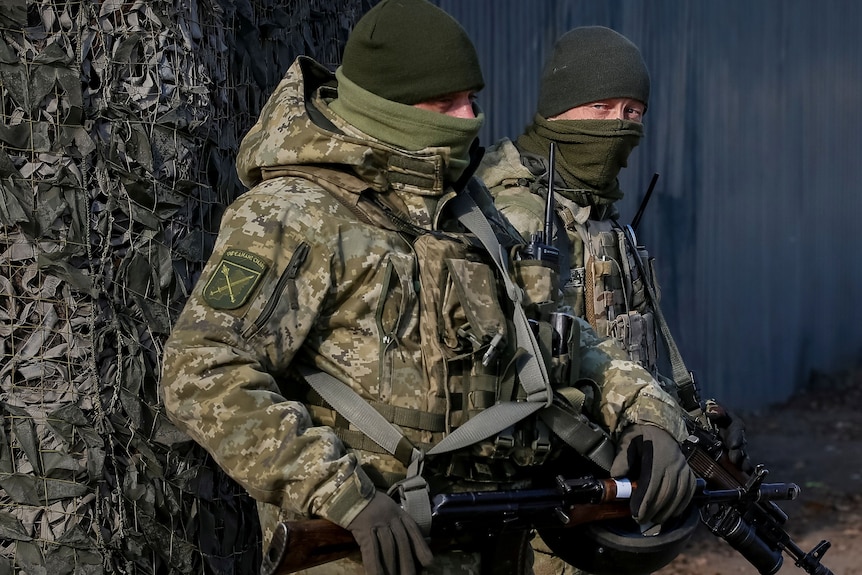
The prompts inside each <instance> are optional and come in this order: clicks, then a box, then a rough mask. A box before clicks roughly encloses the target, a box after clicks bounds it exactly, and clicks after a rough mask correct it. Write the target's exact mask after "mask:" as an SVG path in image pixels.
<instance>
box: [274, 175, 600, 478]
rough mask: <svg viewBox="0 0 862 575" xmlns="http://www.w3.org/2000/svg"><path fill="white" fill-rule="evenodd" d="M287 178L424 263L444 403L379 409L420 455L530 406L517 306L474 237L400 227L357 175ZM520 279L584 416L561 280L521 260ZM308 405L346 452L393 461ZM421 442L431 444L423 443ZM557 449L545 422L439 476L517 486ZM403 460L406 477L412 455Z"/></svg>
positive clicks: (430, 333) (554, 375)
mask: <svg viewBox="0 0 862 575" xmlns="http://www.w3.org/2000/svg"><path fill="white" fill-rule="evenodd" d="M282 172H283V173H284V175H294V176H300V177H303V178H306V179H309V180H311V181H313V182H315V183H316V184H318V185H319V186H321V187H322V188H324V189H325V190H327V192H329V193H330V194H331V195H332V196H333V197H334V198H336V199H337V200H338V201H340V202H341V203H342V204H344V205H345V206H347V207H348V208H349V209H350V210H351V211H352V212H353V213H354V214H355V215H356V216H357V217H358V218H359V219H360V220H361V221H364V222H366V223H368V224H370V225H375V226H378V227H384V228H387V229H391V230H393V231H398V232H400V233H401V234H402V236H404V237H406V238H409V240H410V241H411V243H412V247H413V250H414V253H415V255H416V260H417V263H418V286H417V287H418V297H419V310H420V311H419V314H420V317H419V325H420V340H421V346H422V350H423V368H424V370H425V378H426V381H427V383H428V393H431V394H433V395H434V397H435V398H437V399H439V401H432V402H429V404H430V405H432V410H431V411H430V412H424V411H419V410H416V409H411V408H409V407H406V406H397V407H396V406H392V405H388V404H380V403H372V406H373V407H374V408H375V409H376V410H377V411H378V412H379V413H381V414H382V415H383V416H384V418H385V419H386V420H387V421H389V422H390V423H394V424H396V425H397V426H398V427H399V428H401V429H403V430H404V434H405V436H406V437H408V438H409V439H410V440H411V441H412V444H413V446H415V447H418V448H421V449H422V450H425V451H427V450H428V448H430V447H432V446H433V445H434V444H436V443H437V442H439V441H440V440H441V439H442V438H443V437H445V436H446V435H448V434H450V433H451V432H452V431H454V430H456V429H457V428H459V427H460V426H463V425H464V424H465V423H466V422H468V421H469V420H470V419H471V418H473V417H475V416H476V415H477V414H479V413H481V412H482V411H483V410H486V409H488V408H489V407H491V406H494V405H495V404H497V403H498V402H506V401H514V400H521V399H524V397H523V389H522V387H521V385H520V384H519V382H518V381H517V378H516V366H515V364H516V362H517V361H518V359H519V350H516V349H515V343H514V342H515V337H514V331H513V330H514V327H513V324H512V320H511V318H512V310H511V302H510V301H508V299H507V298H506V295H505V293H503V286H502V284H501V282H500V279H499V276H498V271H497V270H496V269H495V265H494V263H493V262H492V261H491V258H490V257H489V256H488V253H487V251H486V250H485V249H484V248H483V247H482V246H481V245H480V244H479V242H478V241H477V240H476V238H475V237H474V236H472V234H467V233H451V232H445V233H444V232H436V231H435V232H430V231H427V230H424V229H420V228H417V227H414V226H412V225H411V224H410V223H409V222H407V221H404V220H399V218H398V217H397V215H394V214H392V213H391V212H389V211H388V210H387V209H386V207H385V206H383V205H381V204H380V203H379V201H376V198H375V197H374V195H373V193H367V194H362V193H360V194H356V193H355V190H356V189H357V188H358V187H359V186H360V184H361V181H359V180H356V182H354V184H355V185H354V188H353V191H349V189H350V188H348V189H345V185H344V184H345V179H346V178H352V176H346V175H345V174H343V173H337V177H333V175H332V174H331V173H329V172H331V171H328V170H323V169H315V168H310V169H307V170H306V169H302V168H290V169H288V170H283V171H282ZM335 181H337V184H336V183H334V182H335ZM362 185H364V184H362ZM512 275H513V276H514V280H515V283H516V284H517V285H519V286H524V292H523V294H522V296H521V304H522V305H523V307H524V308H525V309H526V310H527V312H528V314H529V316H531V317H532V318H533V319H531V320H530V325H531V327H532V329H533V333H534V334H535V335H536V337H537V338H538V340H539V342H540V345H541V347H542V349H543V352H544V353H543V358H542V359H543V361H544V362H545V366H546V369H547V370H548V372H549V374H551V380H552V382H553V385H554V387H556V388H559V389H560V390H562V394H561V397H563V398H565V400H566V402H567V403H566V409H568V410H571V412H572V415H573V416H577V415H579V414H580V411H581V409H582V407H583V405H584V402H585V401H586V398H587V394H586V393H584V391H582V390H581V389H580V388H579V387H578V385H579V384H581V385H584V386H589V383H588V382H577V381H576V378H577V374H578V373H579V366H578V365H577V361H578V359H579V357H580V331H579V329H578V324H577V322H574V321H568V322H567V321H565V318H563V319H560V317H559V316H556V317H555V318H554V321H552V316H550V315H549V314H548V310H551V309H556V302H553V303H550V302H552V301H553V300H554V298H555V297H556V296H557V293H558V291H559V280H558V277H557V274H556V271H555V270H552V269H550V268H549V267H548V266H545V265H541V263H540V262H535V261H529V260H521V261H516V262H514V263H513V269H512ZM383 345H385V342H384V344H383ZM418 391H419V390H417V392H418ZM304 401H305V402H306V403H307V404H309V407H310V413H311V414H312V418H313V419H314V420H315V421H316V422H317V423H319V424H324V425H328V426H330V427H333V428H334V429H335V430H336V433H337V434H338V435H339V436H340V437H341V438H342V440H343V441H344V443H345V444H346V445H347V446H349V447H352V448H354V449H358V450H360V451H365V452H367V453H369V454H375V456H376V457H386V456H387V452H386V451H385V450H384V449H382V448H381V447H380V446H379V445H377V444H375V442H374V441H371V440H370V439H369V437H368V436H366V435H365V434H363V433H361V432H359V431H357V430H355V429H352V427H351V426H350V425H349V424H348V422H347V421H346V420H345V418H343V417H342V416H341V415H340V414H339V413H337V412H336V411H335V410H333V409H331V407H330V406H329V405H327V404H326V402H325V401H322V398H321V397H320V396H318V395H316V394H315V393H314V392H313V391H311V392H310V393H309V395H308V396H307V397H306V398H305V400H304ZM559 411H560V410H557V413H559ZM571 427H572V429H573V430H578V431H579V432H580V431H581V430H583V423H581V427H578V426H576V425H572V426H571ZM585 431H586V432H589V433H592V434H593V435H594V436H595V439H594V440H592V441H593V442H594V443H604V442H605V441H606V440H607V435H606V434H605V433H604V432H603V431H602V430H600V429H599V428H598V427H597V426H592V427H590V429H587V430H585ZM417 437H421V438H423V439H424V440H425V441H417V440H416V438H417ZM566 441H567V442H568V440H566ZM555 442H557V443H558V442H559V440H555V439H554V434H553V433H551V430H550V428H549V426H548V425H546V424H545V423H544V422H543V420H542V418H539V417H529V418H526V419H524V420H522V421H519V422H518V423H517V424H514V425H512V426H511V427H509V428H507V429H504V430H503V431H501V432H499V433H496V434H494V436H492V437H490V438H488V439H485V440H482V441H478V442H476V443H474V444H472V445H471V446H470V447H469V448H467V449H461V450H458V451H455V452H453V453H451V454H446V456H445V457H438V458H437V461H438V463H437V464H435V473H440V474H442V475H445V476H447V477H449V478H455V479H463V480H465V481H469V482H476V481H479V482H493V483H510V482H514V481H518V480H519V478H521V477H522V476H524V473H523V470H524V468H528V467H531V466H535V465H541V464H543V463H545V461H546V459H547V458H548V457H549V455H551V454H558V453H559V452H560V450H559V449H554V445H555ZM570 444H571V443H570ZM363 459H365V458H363ZM399 459H400V460H401V462H402V464H403V469H404V470H405V471H406V467H407V463H408V462H407V461H406V459H407V454H406V453H405V454H404V457H403V458H399ZM439 462H443V463H442V464H441V463H439ZM441 465H442V466H443V468H441ZM387 467H391V466H387ZM403 478H404V473H401V472H393V473H384V474H379V473H377V474H375V475H374V476H372V479H373V480H375V482H377V483H378V484H379V486H380V487H386V486H389V485H391V484H394V483H396V482H398V481H400V480H402V479H403Z"/></svg>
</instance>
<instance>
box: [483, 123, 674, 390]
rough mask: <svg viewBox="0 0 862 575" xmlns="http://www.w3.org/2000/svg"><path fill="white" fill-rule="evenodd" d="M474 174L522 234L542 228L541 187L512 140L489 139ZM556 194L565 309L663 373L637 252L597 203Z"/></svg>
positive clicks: (649, 267)
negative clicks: (594, 207)
mask: <svg viewBox="0 0 862 575" xmlns="http://www.w3.org/2000/svg"><path fill="white" fill-rule="evenodd" d="M476 174H477V176H478V177H480V178H482V179H483V181H484V182H485V184H486V185H487V186H488V188H489V189H490V191H491V194H492V195H493V197H494V201H495V204H496V206H497V208H498V209H499V210H500V212H502V213H503V214H504V215H505V216H506V218H507V219H508V220H509V221H510V222H511V223H512V225H513V226H514V227H515V228H516V229H517V230H518V231H519V233H520V234H521V235H522V236H523V237H525V238H529V237H530V235H531V234H533V233H535V232H536V231H538V230H541V229H544V223H545V200H544V198H543V197H542V196H540V195H539V194H537V193H536V190H535V187H536V186H537V177H536V175H535V174H533V173H532V172H531V170H530V169H529V168H527V167H526V166H524V165H523V164H522V162H521V157H520V154H519V151H518V149H517V148H516V147H515V145H514V144H513V143H512V142H511V141H510V140H508V139H505V138H504V139H503V140H501V141H499V142H497V143H496V144H495V145H493V146H491V148H490V149H489V150H488V151H487V153H486V154H485V157H484V158H483V161H482V164H481V165H480V166H479V169H478V170H477V172H476ZM555 201H556V208H557V210H556V215H557V223H558V225H559V226H560V228H562V229H564V230H565V234H563V235H559V237H557V239H556V240H555V241H556V243H557V245H558V247H559V248H560V249H561V250H563V251H564V252H565V253H564V254H563V257H561V261H562V262H563V267H564V268H567V271H568V274H566V273H564V274H563V275H567V277H562V278H561V280H560V282H561V284H562V290H563V301H564V304H565V309H566V311H569V312H570V313H572V314H574V315H576V316H579V317H584V318H586V319H587V320H588V321H589V322H590V324H591V325H592V326H593V328H594V329H595V330H596V331H597V332H598V333H599V335H602V336H608V337H613V338H615V339H616V340H617V342H618V344H619V345H620V346H621V347H623V348H624V349H626V350H627V351H628V352H629V357H630V358H632V359H634V360H635V361H638V362H639V363H641V364H642V365H644V366H645V367H646V368H647V369H649V370H650V372H651V373H653V375H654V376H656V375H658V373H657V367H656V360H657V338H656V332H655V329H654V324H655V320H654V312H653V310H652V308H651V304H650V302H649V300H648V299H647V296H646V286H645V285H644V282H645V281H646V280H647V278H644V277H643V276H642V274H641V273H640V271H639V269H638V266H637V263H636V261H635V258H636V257H637V255H636V254H635V253H633V250H632V249H631V248H630V247H629V245H628V243H627V242H626V240H625V238H624V236H623V234H622V230H621V229H619V227H618V226H615V225H614V224H613V222H612V221H611V219H608V218H605V219H593V218H592V217H591V208H590V207H589V206H580V205H578V204H577V203H576V202H575V201H573V200H572V199H571V198H569V197H568V193H567V192H561V191H559V190H558V191H557V193H556V194H555ZM611 213H614V210H611ZM585 242H586V245H585ZM639 250H640V248H639ZM639 256H640V258H641V260H642V261H643V262H644V264H645V266H646V268H647V270H646V271H647V273H648V274H649V276H650V277H649V278H648V279H649V281H651V282H652V283H653V284H654V286H655V291H656V293H658V291H659V290H658V286H657V285H655V283H656V279H655V273H654V269H653V267H652V262H651V260H650V259H649V257H648V254H646V252H645V251H640V254H639Z"/></svg>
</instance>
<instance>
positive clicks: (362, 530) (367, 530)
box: [347, 492, 433, 575]
mask: <svg viewBox="0 0 862 575" xmlns="http://www.w3.org/2000/svg"><path fill="white" fill-rule="evenodd" d="M347 529H349V530H350V532H351V533H353V537H354V539H356V542H357V543H359V549H360V550H361V551H362V564H363V565H364V566H365V572H366V573H367V574H368V575H416V573H417V572H418V571H419V570H418V569H417V568H416V562H417V561H418V562H419V563H421V564H422V566H423V567H427V566H428V565H430V564H431V559H432V558H433V556H432V555H431V549H430V548H429V547H428V544H427V543H426V542H425V538H424V537H422V532H421V531H420V530H419V526H418V525H416V522H415V521H413V518H412V517H410V515H408V514H407V512H406V511H404V510H403V509H401V507H400V506H399V505H398V504H397V503H395V501H393V500H392V499H391V498H390V497H387V496H386V495H384V494H382V493H379V492H377V493H375V494H374V497H373V498H372V499H371V501H370V502H369V503H368V506H367V507H366V508H365V509H363V510H362V511H360V512H359V515H357V516H356V517H355V518H354V519H353V521H351V522H350V524H349V525H348V526H347Z"/></svg>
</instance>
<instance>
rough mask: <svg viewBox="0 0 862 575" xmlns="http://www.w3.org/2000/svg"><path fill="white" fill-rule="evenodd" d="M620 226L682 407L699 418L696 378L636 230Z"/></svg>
mask: <svg viewBox="0 0 862 575" xmlns="http://www.w3.org/2000/svg"><path fill="white" fill-rule="evenodd" d="M614 223H615V224H617V225H618V226H619V224H618V223H617V222H616V221H614ZM620 227H621V228H622V232H623V235H624V236H625V238H626V241H627V242H628V244H629V248H630V249H631V250H632V253H633V255H634V260H635V265H636V266H637V268H638V272H640V274H641V277H642V278H643V283H644V288H645V289H646V292H647V296H648V297H649V299H650V301H651V302H652V309H653V313H654V314H655V317H656V320H657V321H658V326H659V329H660V330H661V335H662V337H663V338H664V342H665V345H667V351H668V356H669V357H668V359H669V361H670V367H671V375H672V377H673V381H674V383H676V388H677V391H678V392H679V396H680V401H681V404H682V407H683V409H685V410H686V411H687V412H688V413H689V415H691V416H692V417H694V418H695V419H699V418H700V417H701V416H702V415H703V410H702V409H701V406H700V404H699V402H698V401H697V399H698V398H697V395H696V392H697V389H696V387H695V384H694V379H693V378H692V375H691V372H690V371H689V370H688V368H687V367H686V366H685V362H684V361H683V359H682V354H681V353H680V351H679V348H678V347H677V346H676V341H674V339H673V335H672V334H671V332H670V327H668V325H667V321H666V320H665V319H664V314H663V313H662V311H661V306H660V305H659V301H658V297H657V296H656V294H655V290H654V289H653V286H652V276H651V275H649V274H647V270H646V266H645V265H644V262H643V261H642V260H641V257H640V253H639V252H638V249H637V242H636V241H635V238H634V231H633V230H632V229H631V227H629V226H625V227H622V226H620Z"/></svg>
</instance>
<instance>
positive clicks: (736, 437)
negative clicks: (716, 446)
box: [705, 399, 754, 473]
mask: <svg viewBox="0 0 862 575" xmlns="http://www.w3.org/2000/svg"><path fill="white" fill-rule="evenodd" d="M705 412H706V417H707V418H709V420H710V421H711V422H712V423H713V424H714V425H715V428H716V430H717V431H718V435H719V437H721V442H722V443H723V444H724V447H725V448H726V449H727V458H728V459H729V460H730V462H731V463H732V464H733V465H735V466H736V467H737V468H738V469H740V470H742V471H744V472H745V473H751V472H752V471H754V465H753V464H752V463H751V459H749V457H748V453H746V452H745V446H746V445H747V443H748V441H747V440H746V439H745V422H743V421H742V419H741V418H740V417H738V416H734V415H731V413H730V412H729V411H727V410H726V409H725V408H724V407H723V406H722V405H720V404H719V403H718V402H716V401H715V400H714V399H709V400H707V402H706V410H705Z"/></svg>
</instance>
